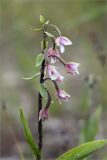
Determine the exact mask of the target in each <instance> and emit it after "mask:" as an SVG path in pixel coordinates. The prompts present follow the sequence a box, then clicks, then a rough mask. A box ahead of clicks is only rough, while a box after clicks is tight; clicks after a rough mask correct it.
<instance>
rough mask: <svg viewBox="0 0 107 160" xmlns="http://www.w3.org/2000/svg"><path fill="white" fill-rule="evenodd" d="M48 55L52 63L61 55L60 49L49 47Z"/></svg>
mask: <svg viewBox="0 0 107 160" xmlns="http://www.w3.org/2000/svg"><path fill="white" fill-rule="evenodd" d="M47 56H48V57H49V58H50V60H51V63H55V62H56V57H60V54H59V51H58V50H57V49H53V48H49V49H48V50H47Z"/></svg>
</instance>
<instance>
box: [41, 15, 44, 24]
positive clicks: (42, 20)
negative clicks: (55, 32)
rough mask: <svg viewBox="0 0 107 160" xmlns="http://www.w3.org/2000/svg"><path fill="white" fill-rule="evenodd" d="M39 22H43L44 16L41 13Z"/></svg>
mask: <svg viewBox="0 0 107 160" xmlns="http://www.w3.org/2000/svg"><path fill="white" fill-rule="evenodd" d="M40 22H41V23H42V24H44V22H45V19H44V17H43V16H42V15H40Z"/></svg>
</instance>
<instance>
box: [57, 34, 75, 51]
mask: <svg viewBox="0 0 107 160" xmlns="http://www.w3.org/2000/svg"><path fill="white" fill-rule="evenodd" d="M55 43H56V45H57V46H59V47H60V51H61V53H63V52H64V51H65V48H64V46H66V45H71V44H72V42H71V41H70V40H69V39H68V38H67V37H63V36H60V37H57V38H56V40H55Z"/></svg>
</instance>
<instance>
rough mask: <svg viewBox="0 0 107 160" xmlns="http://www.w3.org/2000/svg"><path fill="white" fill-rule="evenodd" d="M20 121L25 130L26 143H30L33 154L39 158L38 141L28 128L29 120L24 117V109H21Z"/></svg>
mask: <svg viewBox="0 0 107 160" xmlns="http://www.w3.org/2000/svg"><path fill="white" fill-rule="evenodd" d="M20 120H21V122H22V125H23V128H24V134H25V138H26V141H27V142H28V144H29V146H30V148H31V150H32V152H33V154H34V155H35V156H36V157H39V156H40V152H39V150H38V147H37V144H36V141H35V140H34V139H33V136H32V133H31V131H30V128H29V126H28V122H27V119H26V118H25V115H24V113H23V110H22V109H20Z"/></svg>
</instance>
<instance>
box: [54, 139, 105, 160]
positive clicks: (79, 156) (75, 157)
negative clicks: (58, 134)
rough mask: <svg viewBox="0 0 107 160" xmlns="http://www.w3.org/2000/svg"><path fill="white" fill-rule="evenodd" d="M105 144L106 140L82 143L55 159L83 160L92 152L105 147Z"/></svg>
mask: <svg viewBox="0 0 107 160" xmlns="http://www.w3.org/2000/svg"><path fill="white" fill-rule="evenodd" d="M106 144H107V140H97V141H91V142H88V143H84V144H82V145H80V146H78V147H75V148H73V149H71V150H69V151H67V152H66V153H64V154H62V155H61V156H60V157H58V158H57V160H83V159H84V158H85V157H87V156H88V155H90V154H91V153H92V152H94V151H96V150H97V149H99V148H101V147H103V146H105V145H106Z"/></svg>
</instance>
